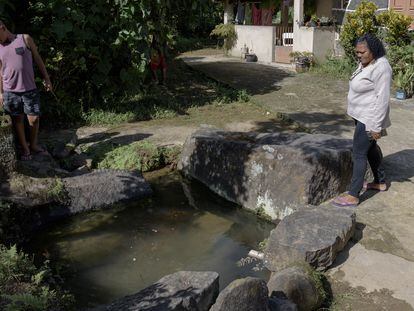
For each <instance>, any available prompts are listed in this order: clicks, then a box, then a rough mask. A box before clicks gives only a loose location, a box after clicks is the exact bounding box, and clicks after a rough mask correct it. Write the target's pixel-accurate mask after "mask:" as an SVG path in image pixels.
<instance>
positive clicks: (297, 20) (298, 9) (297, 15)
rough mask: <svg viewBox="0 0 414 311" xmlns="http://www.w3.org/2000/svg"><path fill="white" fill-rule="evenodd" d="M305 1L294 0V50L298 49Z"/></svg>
mask: <svg viewBox="0 0 414 311" xmlns="http://www.w3.org/2000/svg"><path fill="white" fill-rule="evenodd" d="M303 1H304V0H294V2H293V51H297V43H298V42H299V37H298V36H300V34H299V27H300V25H301V24H302V23H303ZM295 43H296V44H295ZM295 46H296V48H295ZM299 52H301V51H299Z"/></svg>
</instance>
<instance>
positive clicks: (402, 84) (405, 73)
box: [394, 65, 414, 97]
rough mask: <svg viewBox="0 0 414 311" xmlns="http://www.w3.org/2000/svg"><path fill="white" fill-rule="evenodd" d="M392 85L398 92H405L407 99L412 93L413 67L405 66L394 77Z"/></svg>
mask: <svg viewBox="0 0 414 311" xmlns="http://www.w3.org/2000/svg"><path fill="white" fill-rule="evenodd" d="M394 84H395V86H396V87H397V89H399V90H403V91H405V93H406V94H407V97H411V96H412V95H413V93H414V65H410V66H407V67H406V68H404V69H403V70H401V71H399V72H398V73H397V74H396V75H395V77H394Z"/></svg>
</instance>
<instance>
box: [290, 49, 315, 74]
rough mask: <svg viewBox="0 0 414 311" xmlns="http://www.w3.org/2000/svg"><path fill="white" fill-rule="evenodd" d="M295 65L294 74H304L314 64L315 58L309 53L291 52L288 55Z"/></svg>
mask: <svg viewBox="0 0 414 311" xmlns="http://www.w3.org/2000/svg"><path fill="white" fill-rule="evenodd" d="M289 56H290V57H292V58H293V61H294V63H295V69H296V72H306V71H308V70H309V68H310V67H311V66H313V65H314V64H315V58H314V55H313V53H311V52H297V51H296V52H291V53H290V54H289Z"/></svg>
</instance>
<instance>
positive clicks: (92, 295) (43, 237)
mask: <svg viewBox="0 0 414 311" xmlns="http://www.w3.org/2000/svg"><path fill="white" fill-rule="evenodd" d="M146 178H147V180H149V181H150V183H151V185H152V187H153V189H154V196H153V197H152V198H151V199H146V200H143V201H140V202H135V203H130V204H128V205H122V206H117V207H114V208H111V209H109V210H104V211H98V212H93V213H89V214H83V215H78V216H75V217H72V218H70V219H67V220H65V221H62V222H59V223H57V224H55V225H54V226H53V227H51V228H48V229H47V230H46V231H43V232H41V233H39V234H38V235H37V236H36V238H35V239H34V240H33V242H32V243H31V244H32V246H33V247H34V249H35V251H37V252H38V253H48V254H50V256H51V258H53V259H55V260H61V261H64V262H68V264H69V267H70V271H73V272H72V273H71V277H70V278H69V279H68V282H67V286H68V288H69V290H70V291H71V292H72V293H73V294H74V295H75V297H76V300H77V304H78V307H79V308H83V307H93V306H96V305H98V304H104V303H109V302H111V301H112V300H114V299H116V298H119V297H123V296H125V295H128V294H133V293H136V292H138V291H139V290H141V289H143V288H145V287H147V286H149V285H151V284H152V283H154V282H155V281H157V280H158V279H160V278H161V277H163V276H164V275H166V274H170V273H173V272H176V271H180V270H200V271H202V270H204V271H207V270H208V271H216V272H218V273H219V274H220V287H221V289H222V288H224V287H225V286H226V285H228V284H229V283H230V282H231V281H232V280H234V279H237V278H241V277H246V276H256V277H261V278H264V279H267V278H268V272H267V270H265V269H263V268H262V269H261V270H260V268H261V267H260V263H258V262H257V261H256V262H255V261H254V262H246V260H241V262H242V263H243V264H242V265H240V259H242V258H245V257H247V253H248V252H249V250H250V249H258V244H259V242H261V241H262V240H264V239H265V238H267V237H268V236H269V233H270V230H271V229H273V228H274V224H271V223H268V222H265V221H261V220H259V219H257V217H256V216H255V215H253V214H251V213H248V212H245V211H243V210H241V209H240V208H238V207H237V206H235V205H234V204H231V203H229V202H227V201H225V200H223V199H221V198H219V197H218V196H216V195H214V194H213V193H211V192H210V191H209V190H208V189H207V188H206V187H204V186H202V185H200V184H199V183H196V182H188V181H185V180H183V179H182V178H181V176H180V175H179V174H177V173H171V172H168V171H161V172H157V173H152V174H149V175H147V176H146Z"/></svg>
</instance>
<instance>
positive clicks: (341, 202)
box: [331, 196, 359, 207]
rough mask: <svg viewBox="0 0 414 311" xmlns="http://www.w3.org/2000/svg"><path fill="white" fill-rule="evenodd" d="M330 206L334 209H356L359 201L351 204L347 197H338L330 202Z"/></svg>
mask: <svg viewBox="0 0 414 311" xmlns="http://www.w3.org/2000/svg"><path fill="white" fill-rule="evenodd" d="M331 204H332V205H333V206H335V207H357V205H358V204H359V201H358V202H351V201H350V200H349V199H347V196H338V197H336V198H335V199H333V200H332V201H331Z"/></svg>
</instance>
